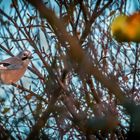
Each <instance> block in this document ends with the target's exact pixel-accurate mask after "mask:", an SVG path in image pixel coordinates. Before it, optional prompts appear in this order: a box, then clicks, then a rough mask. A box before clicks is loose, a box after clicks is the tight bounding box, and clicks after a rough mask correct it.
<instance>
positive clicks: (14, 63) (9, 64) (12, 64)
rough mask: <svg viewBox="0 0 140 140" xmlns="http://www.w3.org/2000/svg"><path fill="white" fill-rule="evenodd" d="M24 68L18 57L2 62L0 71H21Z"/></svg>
mask: <svg viewBox="0 0 140 140" xmlns="http://www.w3.org/2000/svg"><path fill="white" fill-rule="evenodd" d="M21 67H22V60H20V59H19V58H18V57H11V58H8V59H6V60H3V61H1V62H0V69H10V70H12V69H19V68H21Z"/></svg>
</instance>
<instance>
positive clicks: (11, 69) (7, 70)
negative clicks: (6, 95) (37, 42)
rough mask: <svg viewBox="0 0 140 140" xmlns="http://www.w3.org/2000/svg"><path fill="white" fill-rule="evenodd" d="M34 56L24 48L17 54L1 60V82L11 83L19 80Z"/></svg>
mask: <svg viewBox="0 0 140 140" xmlns="http://www.w3.org/2000/svg"><path fill="white" fill-rule="evenodd" d="M32 58H33V57H32V54H31V52H30V51H29V50H23V51H22V52H20V53H19V54H18V55H17V56H13V57H10V58H8V59H5V60H3V61H1V62H0V83H1V84H6V85H10V84H13V83H14V84H15V83H16V82H17V81H19V80H20V79H21V77H22V76H23V75H24V73H25V71H26V69H27V67H28V65H29V63H30V61H31V59H32Z"/></svg>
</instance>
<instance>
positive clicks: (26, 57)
mask: <svg viewBox="0 0 140 140" xmlns="http://www.w3.org/2000/svg"><path fill="white" fill-rule="evenodd" d="M17 56H18V57H20V58H21V59H22V60H23V61H24V60H29V59H32V58H33V56H32V54H31V52H30V51H28V50H24V51H23V52H21V53H19V54H18V55H17Z"/></svg>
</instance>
